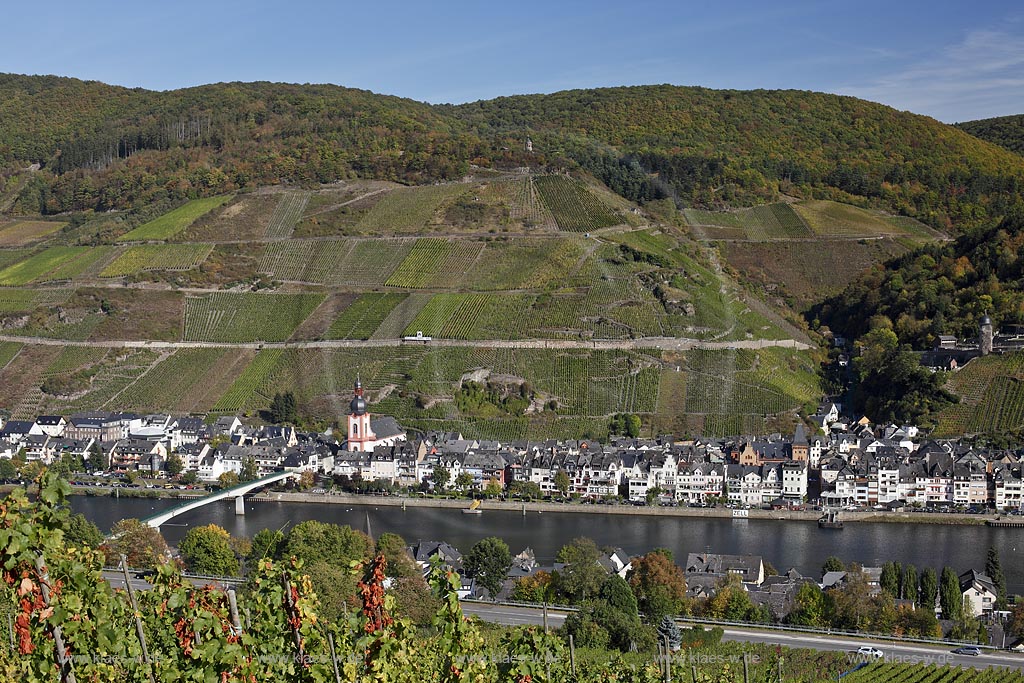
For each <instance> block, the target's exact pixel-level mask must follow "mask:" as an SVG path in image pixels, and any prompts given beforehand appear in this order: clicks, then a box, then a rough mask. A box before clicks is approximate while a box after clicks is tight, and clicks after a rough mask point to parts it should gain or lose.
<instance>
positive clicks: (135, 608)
mask: <svg viewBox="0 0 1024 683" xmlns="http://www.w3.org/2000/svg"><path fill="white" fill-rule="evenodd" d="M121 571H122V572H123V573H124V587H125V589H126V590H127V591H128V599H129V600H130V601H131V605H132V616H133V617H135V633H137V634H138V636H139V644H140V645H142V661H144V662H145V663H146V674H147V675H148V676H149V683H156V679H155V678H154V677H153V666H152V664H151V663H150V661H149V648H147V647H146V632H145V631H143V630H142V615H141V614H139V604H138V602H137V601H136V600H135V589H134V588H132V578H131V576H129V575H128V558H126V557H125V556H124V553H122V554H121Z"/></svg>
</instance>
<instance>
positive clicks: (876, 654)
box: [856, 645, 883, 659]
mask: <svg viewBox="0 0 1024 683" xmlns="http://www.w3.org/2000/svg"><path fill="white" fill-rule="evenodd" d="M856 654H858V655H860V656H861V657H872V658H874V659H881V658H882V657H883V654H882V651H881V650H879V649H878V648H877V647H872V646H871V645H862V646H860V647H859V648H857V653H856Z"/></svg>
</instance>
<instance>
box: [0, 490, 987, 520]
mask: <svg viewBox="0 0 1024 683" xmlns="http://www.w3.org/2000/svg"><path fill="white" fill-rule="evenodd" d="M12 488H13V487H12V486H0V495H6V494H7V493H8V492H9V491H10V490H11V489H12ZM114 491H117V496H118V497H120V498H173V499H178V500H182V501H185V500H195V499H197V498H200V497H202V495H204V494H202V492H200V491H181V490H178V489H173V490H172V489H111V488H99V487H89V488H81V487H75V488H73V489H72V492H71V493H72V495H83V496H90V497H111V498H113V497H115V496H114ZM246 500H247V501H251V502H260V501H277V502H284V503H328V504H336V505H365V506H374V507H406V508H409V507H427V508H448V509H464V508H466V507H469V502H470V501H469V500H468V499H465V498H453V499H448V498H424V497H417V496H413V497H408V496H374V495H359V494H352V493H286V492H277V491H269V492H265V493H257V494H253V495H250V496H246ZM481 509H482V510H483V514H486V511H487V510H506V511H513V512H522V511H523V510H525V511H526V513H527V514H543V513H545V512H566V513H580V514H591V515H631V516H649V517H697V518H705V519H706V518H733V510H731V509H729V508H726V507H715V508H691V507H660V506H647V505H639V506H638V505H625V504H623V505H593V504H585V503H547V502H543V501H532V502H520V501H502V500H485V501H483V505H482V507H481ZM745 512H746V514H747V517H746V519H770V520H783V521H796V522H815V521H817V519H818V518H819V517H820V516H821V513H820V512H816V511H801V510H746V511H745ZM997 518H998V516H997V515H992V514H988V515H968V514H958V513H950V512H943V513H924V512H887V511H886V512H876V511H874V510H867V511H857V512H850V511H844V512H843V513H842V519H843V522H844V523H849V524H856V523H880V524H884V523H890V524H939V525H959V526H984V525H985V522H986V521H987V520H990V519H997ZM738 519H743V518H738Z"/></svg>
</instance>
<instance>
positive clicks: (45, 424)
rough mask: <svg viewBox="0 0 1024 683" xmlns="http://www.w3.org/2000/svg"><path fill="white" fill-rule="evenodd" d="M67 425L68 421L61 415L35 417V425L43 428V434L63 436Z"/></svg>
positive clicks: (55, 436)
mask: <svg viewBox="0 0 1024 683" xmlns="http://www.w3.org/2000/svg"><path fill="white" fill-rule="evenodd" d="M67 425H68V421H67V420H65V419H64V416H63V415H40V416H39V417H37V418H36V426H38V427H39V428H40V429H41V430H43V433H44V434H46V435H47V436H52V437H53V438H55V439H56V438H59V437H61V436H64V428H65V427H67Z"/></svg>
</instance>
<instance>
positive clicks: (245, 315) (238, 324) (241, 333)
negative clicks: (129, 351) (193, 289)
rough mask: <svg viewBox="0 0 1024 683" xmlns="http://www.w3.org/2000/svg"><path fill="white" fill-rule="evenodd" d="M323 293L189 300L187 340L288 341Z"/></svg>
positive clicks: (234, 295) (224, 295)
mask: <svg viewBox="0 0 1024 683" xmlns="http://www.w3.org/2000/svg"><path fill="white" fill-rule="evenodd" d="M323 300H324V295H323V294H278V293H272V294H256V293H248V292H246V293H235V292H217V293H214V294H207V295H205V296H190V297H186V298H185V332H184V336H183V338H184V340H185V341H212V342H256V341H284V340H285V339H288V337H290V336H291V334H292V332H293V331H294V330H295V328H296V327H298V326H299V324H300V323H302V321H303V320H305V319H306V317H307V316H308V315H309V314H310V313H312V312H313V309H315V308H316V307H317V306H319V305H320V303H321V302H322V301H323Z"/></svg>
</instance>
